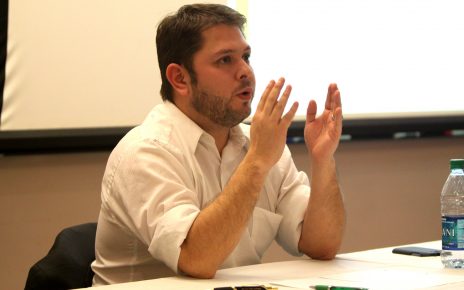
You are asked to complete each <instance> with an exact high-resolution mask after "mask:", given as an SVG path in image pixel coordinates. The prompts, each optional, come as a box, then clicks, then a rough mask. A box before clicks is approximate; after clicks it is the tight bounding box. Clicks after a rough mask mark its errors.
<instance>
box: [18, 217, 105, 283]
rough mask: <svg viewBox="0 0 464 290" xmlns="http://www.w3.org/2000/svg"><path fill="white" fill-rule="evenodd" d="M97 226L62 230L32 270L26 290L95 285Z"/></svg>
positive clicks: (93, 224) (89, 225)
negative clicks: (93, 279)
mask: <svg viewBox="0 0 464 290" xmlns="http://www.w3.org/2000/svg"><path fill="white" fill-rule="evenodd" d="M96 231H97V223H86V224H81V225H76V226H71V227H69V228H65V229H64V230H62V231H61V232H60V233H59V234H58V236H57V237H56V239H55V242H54V243H53V246H52V248H51V249H50V251H49V252H48V254H47V255H46V256H45V257H44V258H42V259H41V260H39V261H38V262H37V263H35V264H34V265H33V266H32V267H31V269H30V270H29V274H28V276H27V281H26V286H25V287H24V289H25V290H43V289H47V290H62V289H73V288H84V287H90V286H92V278H93V271H92V269H91V268H90V264H91V263H92V262H93V260H95V233H96Z"/></svg>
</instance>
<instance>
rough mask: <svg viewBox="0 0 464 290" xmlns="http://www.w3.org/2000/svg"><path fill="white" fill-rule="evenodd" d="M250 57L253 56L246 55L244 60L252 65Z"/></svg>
mask: <svg viewBox="0 0 464 290" xmlns="http://www.w3.org/2000/svg"><path fill="white" fill-rule="evenodd" d="M250 56H251V55H250V54H245V55H244V56H243V60H245V61H246V62H247V63H250Z"/></svg>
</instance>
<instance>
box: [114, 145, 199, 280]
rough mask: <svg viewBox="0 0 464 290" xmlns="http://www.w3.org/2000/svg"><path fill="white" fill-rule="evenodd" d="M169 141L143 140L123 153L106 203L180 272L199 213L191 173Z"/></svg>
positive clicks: (155, 253) (149, 247) (152, 250)
mask: <svg viewBox="0 0 464 290" xmlns="http://www.w3.org/2000/svg"><path fill="white" fill-rule="evenodd" d="M167 147H169V145H166V144H162V145H161V144H157V142H155V141H139V142H138V144H136V145H134V146H131V147H130V149H128V150H127V151H126V152H125V154H123V155H121V156H122V157H121V158H120V160H119V162H118V163H117V165H116V168H115V169H114V171H113V172H114V173H113V174H114V175H113V178H112V181H111V186H109V189H108V195H107V198H108V201H107V203H108V206H109V207H110V208H111V211H112V212H113V214H114V215H115V216H116V219H117V220H118V221H119V223H121V224H122V226H123V227H126V229H127V230H128V231H130V232H131V234H133V235H135V236H136V237H137V238H138V239H139V240H140V241H142V242H143V243H144V244H146V245H147V250H148V251H149V253H150V254H151V255H152V256H153V258H155V259H157V260H159V261H162V262H164V263H165V264H166V265H167V266H168V267H169V268H171V269H172V270H173V271H174V272H176V273H178V268H177V263H178V259H179V255H180V246H181V245H182V243H183V241H184V240H185V238H186V236H187V233H188V231H189V229H190V227H191V225H192V223H193V221H194V220H195V218H196V217H197V215H198V214H199V212H200V209H199V207H200V206H199V201H198V198H197V195H196V194H195V192H194V190H193V189H194V180H193V174H192V173H191V172H189V169H188V168H187V167H186V166H185V165H184V164H183V162H184V160H183V155H182V154H181V153H179V152H176V150H174V149H172V150H168V149H167Z"/></svg>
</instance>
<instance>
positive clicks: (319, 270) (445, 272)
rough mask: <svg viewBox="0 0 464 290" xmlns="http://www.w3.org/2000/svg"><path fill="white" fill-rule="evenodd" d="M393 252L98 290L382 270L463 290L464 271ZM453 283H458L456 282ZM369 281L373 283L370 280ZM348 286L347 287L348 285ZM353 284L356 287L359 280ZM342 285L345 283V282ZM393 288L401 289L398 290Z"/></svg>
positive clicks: (201, 286)
mask: <svg viewBox="0 0 464 290" xmlns="http://www.w3.org/2000/svg"><path fill="white" fill-rule="evenodd" d="M414 245H415V246H423V247H431V248H437V249H440V247H441V244H440V242H439V241H435V242H428V243H421V244H414ZM392 249H393V247H390V248H382V249H375V250H368V251H361V252H354V253H348V254H340V255H338V256H337V258H336V259H334V260H331V261H317V260H310V259H300V260H295V261H286V262H275V263H266V264H258V265H251V266H244V267H237V268H231V269H224V270H220V271H218V272H217V274H216V277H215V278H214V279H209V280H202V279H193V278H188V277H169V278H161V279H153V280H146V281H139V282H131V283H122V284H115V285H109V286H103V287H101V288H98V289H102V290H118V289H129V290H139V289H144V290H145V289H163V290H193V289H194V290H206V289H213V288H214V287H220V286H235V285H255V284H265V285H272V284H271V283H276V282H279V281H280V282H281V281H282V280H294V279H305V280H304V281H303V282H306V279H309V280H311V281H316V280H317V281H319V280H320V278H321V277H322V278H323V279H327V277H329V278H330V279H332V278H331V277H334V276H337V277H338V276H340V275H341V276H343V277H359V276H360V275H361V277H362V278H361V279H366V283H367V282H368V281H367V280H372V278H373V276H372V275H378V274H379V273H380V274H382V273H384V272H383V271H387V272H386V273H389V274H391V273H393V274H392V275H391V276H392V277H391V281H388V283H391V282H394V281H395V280H398V281H399V283H400V285H403V282H401V279H402V278H401V277H399V276H405V275H406V274H409V273H412V274H413V275H416V276H417V277H419V278H418V281H417V283H422V282H424V280H425V279H429V278H434V277H438V278H440V277H441V276H443V277H448V278H452V279H451V280H455V281H454V282H453V283H452V284H448V285H440V286H432V287H427V288H421V289H464V269H463V270H453V269H445V268H443V266H442V264H441V261H440V257H415V256H407V255H399V254H393V253H392V252H391V251H392ZM402 274H405V275H402ZM363 275H364V276H363ZM403 278H404V277H403ZM330 279H329V280H326V281H327V282H331V281H332V280H330ZM356 279H358V278H356ZM389 279H390V278H389ZM456 280H459V281H458V282H456ZM295 281H301V280H295ZM361 281H364V280H361ZM370 282H371V283H372V281H370ZM308 283H309V282H308ZM349 283H351V282H349ZM349 283H348V285H350V284H349ZM356 283H358V284H359V280H358V282H356ZM327 284H328V283H327ZM383 284H384V286H385V285H387V284H385V282H383ZM343 285H347V284H346V283H344V284H343ZM406 285H408V286H405V287H406V288H401V289H416V287H412V286H410V285H409V284H406ZM414 285H416V284H414ZM272 286H274V287H278V289H279V290H290V289H309V285H307V286H306V285H305V287H304V288H303V287H302V288H292V287H289V286H288V285H287V286H282V285H279V286H275V285H272ZM367 286H369V285H367ZM381 286H382V285H378V287H381ZM376 287H377V285H376ZM385 287H387V286H385ZM388 288H390V287H388ZM395 288H396V289H400V287H395ZM370 289H375V287H371V288H370ZM396 289H395V290H396Z"/></svg>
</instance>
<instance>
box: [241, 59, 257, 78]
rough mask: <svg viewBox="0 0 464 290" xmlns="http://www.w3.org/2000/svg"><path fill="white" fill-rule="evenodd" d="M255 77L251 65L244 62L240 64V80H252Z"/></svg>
mask: <svg viewBox="0 0 464 290" xmlns="http://www.w3.org/2000/svg"><path fill="white" fill-rule="evenodd" d="M253 76H254V72H253V68H252V67H251V65H250V63H249V62H247V61H245V60H242V61H241V62H240V69H239V72H238V78H239V79H252V78H253Z"/></svg>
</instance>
